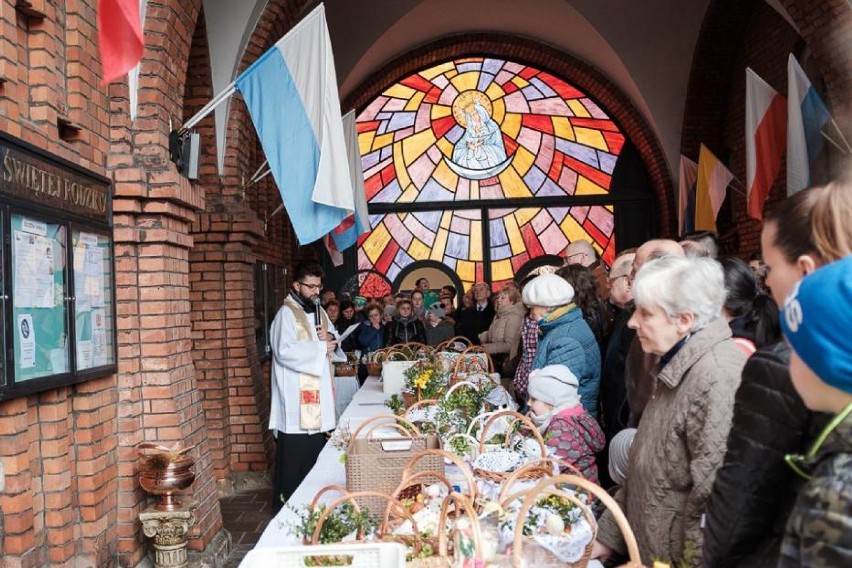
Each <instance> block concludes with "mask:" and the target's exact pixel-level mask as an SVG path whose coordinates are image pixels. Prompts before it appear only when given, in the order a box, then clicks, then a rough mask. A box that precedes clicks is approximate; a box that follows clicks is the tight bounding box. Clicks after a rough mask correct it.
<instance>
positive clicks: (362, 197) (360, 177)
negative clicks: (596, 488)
mask: <svg viewBox="0 0 852 568" xmlns="http://www.w3.org/2000/svg"><path fill="white" fill-rule="evenodd" d="M343 134H344V136H345V137H346V149H347V152H348V155H349V175H350V177H351V178H352V192H353V199H354V200H355V213H353V214H352V215H350V216H348V217H346V219H344V220H343V222H342V223H341V224H340V225H338V226H337V227H335V229H334V231H332V232H331V237H332V238H333V239H334V244H335V246H336V248H337V250H338V251H344V250H346V249H348V248H349V247H351V246H353V245H354V244H355V243H356V241H357V240H358V237H360V236H361V235H362V234H364V233H366V232H367V231H369V230H370V215H369V213H368V212H367V195H366V193H365V191H364V170H363V169H362V167H361V151H360V149H359V147H358V130H357V128H356V127H355V111H354V110H351V111H349V112H348V113H346V115H345V116H344V117H343Z"/></svg>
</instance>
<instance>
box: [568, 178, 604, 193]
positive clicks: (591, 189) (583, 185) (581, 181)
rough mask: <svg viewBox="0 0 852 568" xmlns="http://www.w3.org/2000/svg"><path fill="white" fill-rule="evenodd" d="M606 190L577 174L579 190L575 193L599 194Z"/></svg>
mask: <svg viewBox="0 0 852 568" xmlns="http://www.w3.org/2000/svg"><path fill="white" fill-rule="evenodd" d="M601 193H606V190H605V189H604V188H602V187H601V186H599V185H598V184H596V183H594V182H592V181H590V180H589V179H588V178H585V177H583V176H577V190H576V191H575V192H574V195H599V194H601Z"/></svg>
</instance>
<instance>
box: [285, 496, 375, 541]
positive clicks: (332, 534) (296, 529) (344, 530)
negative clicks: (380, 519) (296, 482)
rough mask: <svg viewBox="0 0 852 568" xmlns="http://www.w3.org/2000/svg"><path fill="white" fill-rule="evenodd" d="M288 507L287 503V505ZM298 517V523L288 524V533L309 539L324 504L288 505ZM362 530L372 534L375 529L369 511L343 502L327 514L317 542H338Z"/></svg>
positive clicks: (323, 509) (324, 506)
mask: <svg viewBox="0 0 852 568" xmlns="http://www.w3.org/2000/svg"><path fill="white" fill-rule="evenodd" d="M287 506H288V507H289V505H287ZM290 508H291V510H292V511H293V512H295V513H296V515H297V516H298V517H299V523H298V524H296V525H292V526H290V534H293V535H295V536H297V537H298V538H300V539H303V540H310V539H311V538H312V537H313V534H314V530H316V528H317V522H318V521H319V518H320V517H321V516H322V514H323V512H324V511H325V510H326V505H319V506H317V507H314V508H313V509H309V508H308V507H307V506H303V507H302V508H301V509H297V508H294V507H290ZM358 530H363V531H364V535H365V536H367V535H372V534H373V533H375V531H376V523H375V521H373V519H371V518H370V511H369V510H368V509H364V508H362V509H361V510H360V511H357V512H356V510H355V507H354V506H353V505H352V503H348V502H347V503H343V504H342V505H340V506H339V507H337V508H336V509H335V510H334V511H332V512H331V514H329V516H328V518H326V520H325V523H323V525H322V530H320V534H319V544H333V543H336V542H340V541H341V540H343V539H344V538H345V537H346V536H348V535H350V534H352V533H353V532H356V531H358Z"/></svg>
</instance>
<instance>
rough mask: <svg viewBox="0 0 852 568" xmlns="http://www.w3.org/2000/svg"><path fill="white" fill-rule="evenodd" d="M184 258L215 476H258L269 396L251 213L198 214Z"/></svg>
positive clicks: (266, 443) (257, 230)
mask: <svg viewBox="0 0 852 568" xmlns="http://www.w3.org/2000/svg"><path fill="white" fill-rule="evenodd" d="M193 230H194V233H193V237H194V239H195V242H196V244H195V246H194V247H193V249H192V252H191V254H190V286H191V300H192V332H193V340H194V342H193V343H194V349H193V359H194V361H195V365H196V368H197V369H198V388H199V390H200V391H201V392H202V399H203V401H202V405H203V408H204V412H205V415H206V417H207V421H208V436H209V440H210V448H211V452H212V459H213V468H214V473H215V477H216V479H217V480H219V481H220V482H228V481H230V480H231V479H232V474H239V473H244V472H256V471H265V470H266V469H267V455H268V454H269V455H271V454H270V452H271V443H270V440H269V435H268V434H267V431H266V429H265V425H266V424H267V421H268V415H269V398H268V394H267V392H266V390H265V389H263V388H262V382H261V381H262V377H260V373H259V368H258V367H259V365H258V353H257V349H256V347H255V320H254V301H255V295H256V291H255V290H254V264H255V260H256V256H255V255H254V254H253V252H252V247H253V246H254V244H255V242H256V240H257V238H258V237H261V236H262V235H263V230H262V224H261V223H260V222H259V221H258V219H257V217H256V216H255V215H254V213H253V212H251V211H249V212H247V213H231V214H228V213H203V214H201V215H199V217H198V222H197V223H196V224H195V226H194V228H193Z"/></svg>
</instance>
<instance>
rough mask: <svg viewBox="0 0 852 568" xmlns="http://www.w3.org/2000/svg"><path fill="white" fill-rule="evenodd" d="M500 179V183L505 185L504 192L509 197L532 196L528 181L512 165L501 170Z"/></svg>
mask: <svg viewBox="0 0 852 568" xmlns="http://www.w3.org/2000/svg"><path fill="white" fill-rule="evenodd" d="M497 177H498V178H499V179H500V184H501V185H502V186H503V194H504V195H505V196H506V197H507V198H510V199H511V198H513V197H532V194H531V193H530V188H529V187H527V184H526V182H524V180H523V179H521V177H520V176H519V175H518V172H517V171H516V170H515V168H514V167H512V166H511V165H510V166H509V167H508V168H506V169H505V170H503V171H502V172H500V174H499V175H498V176H497Z"/></svg>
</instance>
